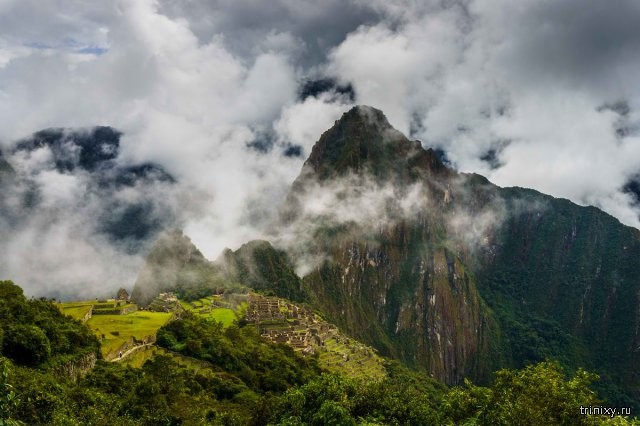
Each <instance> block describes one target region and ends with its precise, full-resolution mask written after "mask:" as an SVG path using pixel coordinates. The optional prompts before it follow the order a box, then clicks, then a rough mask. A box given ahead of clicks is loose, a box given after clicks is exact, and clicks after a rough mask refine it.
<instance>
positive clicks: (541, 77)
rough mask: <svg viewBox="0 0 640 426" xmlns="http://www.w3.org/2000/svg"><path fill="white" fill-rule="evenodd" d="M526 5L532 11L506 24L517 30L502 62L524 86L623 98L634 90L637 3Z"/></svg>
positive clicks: (639, 35)
mask: <svg viewBox="0 0 640 426" xmlns="http://www.w3.org/2000/svg"><path fill="white" fill-rule="evenodd" d="M524 3H528V4H530V7H527V8H525V9H524V11H523V12H521V13H516V14H515V16H513V17H512V18H511V22H507V23H506V24H507V25H511V26H513V27H514V31H511V32H510V33H509V34H510V36H511V37H509V38H508V39H505V40H504V43H505V46H504V51H503V53H502V54H503V55H504V56H503V57H502V61H501V63H502V65H503V66H507V67H513V68H514V75H515V76H517V77H519V79H520V82H521V83H522V84H532V83H536V82H537V83H539V84H551V85H556V84H568V85H572V86H575V87H580V88H588V90H596V91H600V93H599V94H601V95H609V94H610V93H611V92H612V91H613V93H616V92H617V93H618V95H619V96H621V95H624V94H625V93H626V91H627V90H628V89H630V87H629V86H628V85H629V84H633V83H632V79H634V76H633V74H634V71H637V70H638V66H639V65H640V62H639V61H638V52H639V51H640V31H639V28H640V3H639V2H637V1H635V0H621V1H617V2H615V3H611V2H604V1H599V0H563V1H538V2H530V1H528V2H524ZM613 100H615V99H613Z"/></svg>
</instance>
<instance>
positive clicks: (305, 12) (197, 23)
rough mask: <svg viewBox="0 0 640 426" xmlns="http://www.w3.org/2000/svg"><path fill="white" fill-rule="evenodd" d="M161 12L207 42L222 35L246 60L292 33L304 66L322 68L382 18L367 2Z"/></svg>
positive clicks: (173, 0) (243, 1)
mask: <svg viewBox="0 0 640 426" xmlns="http://www.w3.org/2000/svg"><path fill="white" fill-rule="evenodd" d="M160 11H161V12H162V13H166V14H167V15H168V16H171V17H179V18H184V19H186V20H187V21H188V22H189V26H190V28H192V30H193V31H194V33H195V34H196V35H197V36H198V38H199V39H200V40H201V41H203V42H208V41H209V40H210V39H211V38H212V37H214V36H218V35H222V36H223V38H224V43H225V46H227V47H228V48H229V49H230V50H231V51H233V52H234V53H236V54H238V55H240V56H242V57H244V58H251V57H252V56H253V55H255V50H256V48H257V47H258V46H265V38H266V37H271V38H272V43H273V44H272V46H273V47H277V43H278V37H277V35H278V34H282V33H288V34H290V35H292V36H293V37H294V38H295V39H297V40H299V41H302V42H303V45H302V46H298V48H299V51H298V52H297V53H298V54H299V58H298V60H299V61H300V63H301V64H304V65H305V66H311V65H316V64H319V63H322V62H323V61H324V60H325V57H326V53H327V51H328V50H329V49H331V48H333V47H334V46H337V45H338V44H340V43H341V42H342V41H343V40H344V38H345V36H346V35H347V34H348V33H350V32H351V31H353V30H354V29H356V28H357V27H358V26H360V25H363V24H368V23H372V22H375V21H377V20H378V19H380V16H379V15H378V14H377V13H375V12H374V11H373V10H372V9H371V8H370V7H368V6H367V5H366V3H365V2H362V3H360V2H353V1H342V0H326V1H312V0H299V1H289V0H273V1H267V2H265V1H261V0H215V1H206V0H196V1H186V0H166V1H163V2H161V3H160ZM266 47H267V48H268V47H270V46H269V44H267V45H266Z"/></svg>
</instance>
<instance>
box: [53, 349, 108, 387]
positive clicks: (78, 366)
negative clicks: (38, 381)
mask: <svg viewBox="0 0 640 426" xmlns="http://www.w3.org/2000/svg"><path fill="white" fill-rule="evenodd" d="M97 359H98V356H97V354H96V353H95V352H91V353H88V354H85V355H82V356H80V357H78V358H76V359H74V360H71V361H69V362H67V363H66V364H64V365H63V366H61V367H58V368H56V369H55V371H54V374H56V375H57V376H59V377H65V378H67V379H71V380H74V381H76V380H78V379H81V378H82V377H84V376H85V375H86V374H87V373H89V372H90V371H91V370H93V367H95V366H96V361H97Z"/></svg>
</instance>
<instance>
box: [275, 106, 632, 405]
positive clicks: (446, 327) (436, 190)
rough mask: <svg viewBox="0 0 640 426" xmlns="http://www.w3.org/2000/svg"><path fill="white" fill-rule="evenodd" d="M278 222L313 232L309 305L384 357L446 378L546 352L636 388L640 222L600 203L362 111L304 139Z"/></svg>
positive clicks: (613, 383)
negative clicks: (483, 169)
mask: <svg viewBox="0 0 640 426" xmlns="http://www.w3.org/2000/svg"><path fill="white" fill-rule="evenodd" d="M354 187H355V188H358V189H357V190H356V191H355V193H356V196H354V190H353V188H354ZM358 191H360V192H362V194H360V195H358V194H357V192H358ZM328 193H329V194H333V198H331V197H329V196H327V194H328ZM336 194H337V195H336ZM381 197H382V202H377V201H376V199H377V198H381ZM385 197H386V198H385ZM324 199H330V200H332V201H331V202H329V203H326V205H324V206H321V207H320V208H318V207H317V204H318V201H317V200H324ZM314 203H315V204H314ZM309 205H316V207H315V209H313V210H310V209H309V207H308V206H309ZM372 206H374V207H375V209H374V210H375V211H376V214H374V215H371V214H370V212H369V209H370V208H371V207H372ZM349 211H351V212H353V213H354V214H353V215H348V214H346V213H345V212H349ZM335 212H341V213H335ZM358 217H361V218H363V219H362V220H359V219H358ZM283 220H284V222H285V223H286V224H287V225H288V226H289V227H292V228H296V227H300V228H301V229H305V230H307V231H308V232H309V233H310V235H311V236H312V238H309V239H308V240H306V241H304V244H305V246H306V247H307V250H309V251H311V252H312V253H310V254H307V257H308V258H311V259H316V260H317V259H320V260H319V261H316V262H315V263H314V264H313V266H312V267H310V268H307V269H311V270H310V271H309V272H307V273H306V276H304V279H303V280H304V283H305V285H306V286H307V288H308V289H309V290H310V292H311V294H312V295H313V296H312V298H313V299H314V300H315V303H316V304H317V305H318V306H320V307H321V308H322V309H323V310H324V311H326V312H327V313H328V315H329V317H330V318H329V319H330V320H331V321H334V322H336V323H337V324H339V325H340V326H341V327H343V328H344V329H345V330H347V331H348V332H350V333H352V334H353V335H354V336H356V337H359V338H360V339H362V340H363V341H365V342H367V343H369V344H371V345H373V346H375V347H377V348H379V349H380V350H381V351H382V352H383V353H386V354H387V355H391V356H394V357H397V358H399V359H402V360H404V361H405V362H407V363H409V364H411V365H415V366H420V367H423V368H425V369H427V370H428V371H429V372H431V374H433V375H434V376H435V377H436V378H439V379H442V380H445V381H447V382H448V383H456V382H459V381H460V379H461V378H462V377H463V376H465V375H471V376H472V377H474V378H476V379H482V378H486V377H487V375H488V372H489V371H491V370H492V369H495V368H496V367H502V366H522V365H525V364H527V363H529V362H536V361H540V360H543V359H545V358H552V359H557V360H560V361H561V362H563V364H565V365H567V366H569V368H577V367H579V366H582V367H586V368H590V369H592V370H595V371H599V372H600V373H602V374H603V377H604V381H605V382H606V386H609V387H611V388H616V387H618V388H620V387H622V388H624V389H626V390H624V391H623V392H622V393H624V394H626V395H631V398H636V399H637V398H638V396H640V394H639V393H638V389H640V346H639V345H638V343H639V342H640V331H639V330H640V327H638V324H640V232H638V230H635V229H633V228H629V227H626V226H623V225H621V224H620V223H619V222H618V221H617V220H616V219H615V218H613V217H611V216H609V215H607V214H605V213H603V212H602V211H600V210H598V209H596V208H593V207H580V206H577V205H575V204H573V203H571V202H569V201H567V200H558V199H554V198H552V197H549V196H545V195H543V194H540V193H538V192H536V191H532V190H527V189H522V188H504V189H503V188H499V187H496V186H495V185H493V184H491V183H490V182H489V181H487V180H486V179H485V178H483V177H482V176H478V175H473V174H471V175H468V174H460V173H457V172H455V171H454V170H451V169H448V168H447V167H446V166H445V165H444V164H442V163H441V162H440V161H439V160H438V158H437V156H436V155H435V153H434V152H433V151H431V150H428V149H427V150H425V149H423V148H422V147H421V146H420V144H419V143H417V142H412V141H409V140H408V139H406V138H405V137H404V136H403V135H402V134H400V133H398V132H397V131H395V130H393V129H392V128H391V126H390V125H389V124H388V123H387V121H386V119H385V118H384V115H382V113H381V112H380V111H376V110H374V109H372V108H367V107H356V108H354V109H353V110H351V111H349V112H348V113H346V114H344V116H343V117H342V118H341V119H340V120H339V121H338V122H336V124H335V125H334V127H332V128H331V129H329V130H328V131H327V132H325V133H324V134H323V135H322V137H321V138H320V140H319V141H318V142H317V143H316V145H315V146H314V148H313V151H312V153H311V155H310V157H309V159H308V160H307V162H306V163H305V165H304V167H303V169H302V171H301V173H300V176H299V177H298V178H297V179H296V181H295V182H294V184H293V186H292V189H291V192H290V194H289V196H288V199H287V203H286V206H285V209H284V214H283ZM309 223H313V224H315V225H314V226H309ZM301 224H305V225H304V226H301ZM302 251H303V250H301V249H298V250H295V251H290V254H291V255H292V256H293V257H294V258H295V257H296V256H298V257H299V256H300V253H301V252H302ZM630 389H631V391H630V393H629V390H630ZM615 392H616V391H614V393H615Z"/></svg>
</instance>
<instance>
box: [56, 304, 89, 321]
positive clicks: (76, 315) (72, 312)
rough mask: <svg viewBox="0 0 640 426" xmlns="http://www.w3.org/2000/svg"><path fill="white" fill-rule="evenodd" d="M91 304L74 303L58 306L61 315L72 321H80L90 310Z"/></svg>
mask: <svg viewBox="0 0 640 426" xmlns="http://www.w3.org/2000/svg"><path fill="white" fill-rule="evenodd" d="M92 306H93V304H92V303H91V302H75V303H63V304H60V308H61V309H62V313H63V314H65V315H69V316H70V317H71V318H73V319H77V320H78V321H81V320H82V319H83V318H84V317H85V316H86V315H87V313H89V311H90V310H91V307H92Z"/></svg>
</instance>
